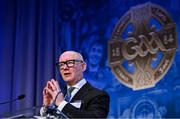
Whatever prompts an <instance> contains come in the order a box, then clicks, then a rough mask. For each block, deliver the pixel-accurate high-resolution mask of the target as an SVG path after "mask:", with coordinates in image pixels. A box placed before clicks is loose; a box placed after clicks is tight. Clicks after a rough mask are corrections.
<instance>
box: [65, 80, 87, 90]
mask: <svg viewBox="0 0 180 119" xmlns="http://www.w3.org/2000/svg"><path fill="white" fill-rule="evenodd" d="M86 82H87V81H86V80H85V79H84V78H83V79H82V80H80V81H79V82H78V83H77V84H75V85H74V86H72V87H75V88H76V89H80V88H81V87H82V86H83V85H84V84H86ZM69 87H70V86H69V85H67V89H69Z"/></svg>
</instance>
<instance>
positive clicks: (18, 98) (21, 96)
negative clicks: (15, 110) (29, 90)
mask: <svg viewBox="0 0 180 119" xmlns="http://www.w3.org/2000/svg"><path fill="white" fill-rule="evenodd" d="M25 97H26V95H25V94H22V95H19V96H18V97H17V98H15V99H12V100H10V101H5V102H1V103H0V105H3V104H8V103H12V102H15V101H17V100H22V99H24V98H25Z"/></svg>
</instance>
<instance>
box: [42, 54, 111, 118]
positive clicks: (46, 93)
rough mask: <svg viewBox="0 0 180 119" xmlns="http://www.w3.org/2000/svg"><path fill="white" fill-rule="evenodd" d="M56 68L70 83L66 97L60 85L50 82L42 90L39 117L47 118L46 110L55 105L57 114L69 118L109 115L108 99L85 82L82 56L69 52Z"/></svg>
mask: <svg viewBox="0 0 180 119" xmlns="http://www.w3.org/2000/svg"><path fill="white" fill-rule="evenodd" d="M57 66H58V68H59V70H60V73H61V75H62V77H63V80H64V81H65V82H66V83H67V94H66V95H64V94H63V93H62V91H61V88H60V86H59V84H58V82H57V81H55V80H54V79H51V80H50V81H48V82H47V85H46V87H45V88H44V90H43V105H44V107H43V108H42V109H41V111H40V113H41V115H42V116H44V115H46V112H47V108H48V107H49V106H50V105H55V109H56V112H57V113H60V112H61V113H63V114H64V115H65V116H67V117H69V118H106V117H107V115H108V112H109V100H110V99H109V96H108V94H107V93H106V92H104V91H101V90H99V89H96V88H94V87H92V86H91V85H90V84H89V83H88V82H87V81H86V80H85V79H84V78H83V72H84V71H85V70H86V63H85V62H84V60H83V57H82V56H81V54H80V53H78V52H74V51H66V52H64V53H63V54H62V55H61V56H60V57H59V62H58V63H57Z"/></svg>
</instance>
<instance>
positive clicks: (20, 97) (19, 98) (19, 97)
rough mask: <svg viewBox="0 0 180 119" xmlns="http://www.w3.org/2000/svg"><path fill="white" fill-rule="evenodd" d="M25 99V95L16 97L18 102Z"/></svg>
mask: <svg viewBox="0 0 180 119" xmlns="http://www.w3.org/2000/svg"><path fill="white" fill-rule="evenodd" d="M25 97H26V95H25V94H22V95H19V96H18V100H21V99H23V98H25Z"/></svg>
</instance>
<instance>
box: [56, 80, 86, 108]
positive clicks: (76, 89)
mask: <svg viewBox="0 0 180 119" xmlns="http://www.w3.org/2000/svg"><path fill="white" fill-rule="evenodd" d="M86 82H87V81H86V80H85V79H84V78H83V79H82V80H80V81H79V82H78V83H77V84H75V85H74V86H73V87H75V89H74V90H73V91H72V92H71V99H72V98H73V97H74V95H75V94H76V93H77V92H78V91H79V90H80V89H81V88H82V87H83V86H84V85H85V84H86ZM69 87H70V86H69V85H67V89H68V88H69ZM71 99H70V101H71ZM67 103H68V102H67V101H65V100H63V101H62V102H61V103H60V105H59V106H58V108H57V109H58V110H59V111H62V109H63V108H64V106H65V105H66V104H67Z"/></svg>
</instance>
